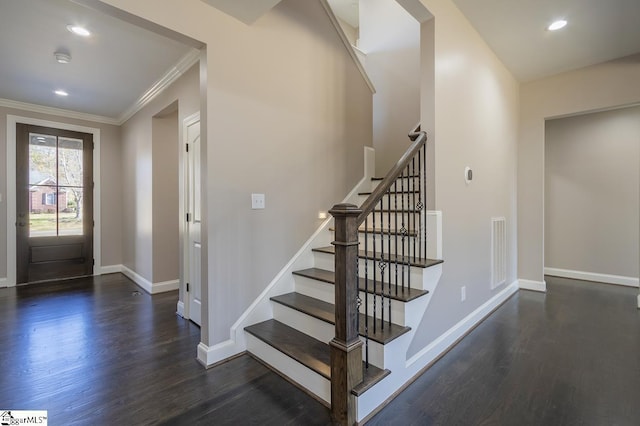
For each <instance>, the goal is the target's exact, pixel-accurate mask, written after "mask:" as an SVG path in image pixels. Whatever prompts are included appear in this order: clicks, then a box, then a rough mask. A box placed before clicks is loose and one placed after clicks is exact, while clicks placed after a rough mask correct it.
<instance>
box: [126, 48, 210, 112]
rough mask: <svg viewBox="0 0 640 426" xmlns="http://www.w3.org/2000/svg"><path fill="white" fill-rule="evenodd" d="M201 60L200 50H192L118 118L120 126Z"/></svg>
mask: <svg viewBox="0 0 640 426" xmlns="http://www.w3.org/2000/svg"><path fill="white" fill-rule="evenodd" d="M199 60H200V51H199V50H197V49H192V50H191V51H189V53H187V54H186V55H184V56H183V57H182V59H180V61H179V62H178V63H177V64H176V65H174V66H173V67H172V68H171V69H170V70H169V71H167V73H166V74H165V75H164V76H163V77H162V78H161V79H160V80H158V81H156V82H155V83H154V84H153V85H152V86H151V88H149V90H147V91H146V92H145V93H144V94H143V95H142V96H140V98H139V99H138V100H137V101H136V102H135V103H134V104H133V105H131V106H130V107H129V108H128V109H127V110H126V111H125V112H124V113H123V114H122V115H121V116H120V117H119V118H118V124H123V123H124V122H126V121H127V120H128V119H130V118H131V117H133V116H134V114H135V113H137V112H138V111H140V110H141V109H142V108H144V107H145V106H147V105H148V104H149V103H150V102H151V101H152V100H153V99H154V98H155V97H156V96H158V95H159V94H160V93H162V92H163V91H164V90H165V89H166V88H167V87H169V86H171V85H172V84H173V83H174V82H175V81H176V80H177V79H179V78H180V77H181V76H182V75H183V74H184V73H185V72H187V71H188V70H189V69H190V68H191V67H192V66H193V65H194V64H196V63H197V62H198V61H199Z"/></svg>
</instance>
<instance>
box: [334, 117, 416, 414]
mask: <svg viewBox="0 0 640 426" xmlns="http://www.w3.org/2000/svg"><path fill="white" fill-rule="evenodd" d="M409 138H410V139H411V140H412V141H413V142H412V144H411V145H410V147H409V148H408V149H407V151H406V152H405V153H404V154H403V155H402V157H401V158H400V160H398V162H397V163H396V165H395V166H394V167H393V168H392V169H391V170H390V171H389V173H387V175H386V177H385V178H384V179H382V181H381V182H380V183H379V184H378V185H377V186H376V188H375V189H374V190H373V191H372V192H371V195H369V197H368V198H367V199H366V200H365V201H364V203H363V204H362V205H361V206H360V207H357V206H355V205H353V204H337V205H335V206H334V207H333V208H332V209H331V210H330V211H329V213H331V215H333V217H334V221H335V241H334V242H333V243H332V244H333V245H334V246H335V309H336V312H335V320H336V322H335V337H334V338H333V340H332V341H331V342H330V345H331V412H332V416H333V418H334V421H336V422H337V423H339V424H345V425H353V424H354V423H355V422H356V416H357V413H356V404H355V396H354V395H353V394H352V392H351V391H352V390H353V389H354V387H355V386H356V385H358V384H360V383H361V382H362V380H363V377H364V373H365V370H366V368H368V366H369V339H370V337H371V336H373V335H383V334H384V331H385V327H389V326H390V324H391V320H392V303H391V300H392V298H393V297H394V296H398V295H399V294H401V293H404V292H408V291H409V287H410V285H411V273H410V266H411V265H415V264H418V265H420V264H424V263H425V262H426V257H427V235H426V197H425V194H426V173H425V168H426V167H425V166H426V159H427V157H426V155H427V154H426V141H427V134H426V133H425V132H423V131H420V126H417V127H416V129H415V130H414V131H413V132H411V133H410V134H409ZM360 248H362V250H360ZM361 291H362V293H363V294H364V300H363V299H361V298H360V296H359V294H360V292H361ZM361 306H362V308H361ZM361 310H362V312H361ZM360 335H362V336H363V337H364V339H363V340H364V342H363V341H362V340H361V339H360ZM363 344H364V350H363V349H362V345H363ZM363 352H364V362H363Z"/></svg>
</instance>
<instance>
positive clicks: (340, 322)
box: [329, 204, 362, 426]
mask: <svg viewBox="0 0 640 426" xmlns="http://www.w3.org/2000/svg"><path fill="white" fill-rule="evenodd" d="M361 212H362V210H360V209H359V208H358V207H357V206H354V205H353V204H336V205H335V206H333V208H332V209H331V210H330V211H329V213H331V215H332V216H333V217H334V221H335V228H336V231H335V241H334V242H333V243H332V244H333V245H334V246H335V253H336V255H335V275H336V280H335V281H336V282H335V299H336V300H335V305H336V336H335V337H334V338H333V340H332V341H331V415H332V416H333V420H334V421H335V422H337V423H338V424H341V425H349V426H351V425H353V424H354V423H355V422H356V420H357V419H356V399H355V396H353V395H352V394H351V390H352V389H353V388H354V387H355V386H356V385H358V384H359V383H361V382H362V349H361V346H362V342H361V341H360V338H359V336H358V279H357V276H358V271H357V259H358V225H357V219H358V215H359V214H360V213H361Z"/></svg>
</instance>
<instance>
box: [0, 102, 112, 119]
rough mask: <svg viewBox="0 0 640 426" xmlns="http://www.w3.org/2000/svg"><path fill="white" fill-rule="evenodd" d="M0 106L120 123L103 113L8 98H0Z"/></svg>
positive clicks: (57, 115) (58, 115)
mask: <svg viewBox="0 0 640 426" xmlns="http://www.w3.org/2000/svg"><path fill="white" fill-rule="evenodd" d="M0 106H2V107H6V108H13V109H18V110H22V111H30V112H36V113H39V114H48V115H55V116H56V117H65V118H74V119H77V120H85V121H91V122H94V123H103V124H112V125H116V126H118V125H120V124H121V123H120V122H119V121H118V120H117V119H115V118H111V117H105V116H103V115H94V114H87V113H84V112H78V111H71V110H68V109H62V108H54V107H48V106H43V105H36V104H30V103H27V102H19V101H12V100H10V99H0Z"/></svg>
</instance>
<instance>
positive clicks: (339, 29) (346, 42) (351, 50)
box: [320, 0, 376, 93]
mask: <svg viewBox="0 0 640 426" xmlns="http://www.w3.org/2000/svg"><path fill="white" fill-rule="evenodd" d="M320 4H321V5H322V7H324V10H325V12H327V15H328V16H329V20H330V21H331V23H332V24H333V26H334V27H335V29H336V31H337V32H338V35H339V36H340V40H342V44H344V47H346V48H347V52H349V56H351V59H353V62H354V63H355V64H356V67H357V68H358V71H360V74H362V78H363V79H364V81H365V83H366V84H367V86H369V90H371V93H376V89H375V87H373V83H372V82H371V79H370V78H369V75H368V74H367V71H366V70H365V69H364V67H363V66H362V62H360V59H358V55H357V54H356V51H355V50H354V46H352V45H351V42H350V41H349V39H348V38H347V36H346V34H345V33H344V30H343V29H342V27H341V26H340V22H338V18H336V15H335V13H333V9H331V6H330V5H329V2H328V1H327V0H320Z"/></svg>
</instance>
